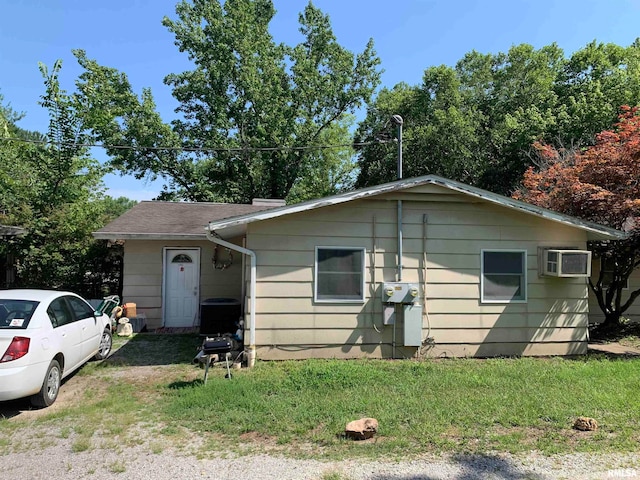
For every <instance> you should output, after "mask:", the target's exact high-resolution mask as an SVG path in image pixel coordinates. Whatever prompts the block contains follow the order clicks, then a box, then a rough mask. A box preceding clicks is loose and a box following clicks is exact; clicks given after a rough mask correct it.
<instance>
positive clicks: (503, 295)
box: [480, 250, 527, 303]
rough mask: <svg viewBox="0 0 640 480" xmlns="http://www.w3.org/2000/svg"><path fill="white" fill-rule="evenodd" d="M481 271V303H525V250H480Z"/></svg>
mask: <svg viewBox="0 0 640 480" xmlns="http://www.w3.org/2000/svg"><path fill="white" fill-rule="evenodd" d="M481 269H482V274H481V278H480V289H481V298H482V302H483V303H509V302H515V303H524V302H526V301H527V252H526V250H482V260H481Z"/></svg>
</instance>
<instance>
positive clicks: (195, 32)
mask: <svg viewBox="0 0 640 480" xmlns="http://www.w3.org/2000/svg"><path fill="white" fill-rule="evenodd" d="M176 13H177V18H176V19H170V18H165V19H164V21H163V23H164V25H165V26H166V27H167V28H168V29H169V30H170V31H171V32H172V33H173V34H174V35H175V44H176V46H177V47H178V48H179V49H180V51H182V52H185V53H186V54H187V55H188V57H189V59H190V60H191V61H192V62H193V64H194V68H193V70H189V71H186V72H183V73H178V74H170V75H168V76H167V77H166V78H165V83H166V84H167V85H169V86H171V87H172V88H173V95H174V97H175V98H176V99H177V100H178V101H179V102H180V106H179V107H178V108H177V113H178V117H177V118H176V119H174V120H173V121H172V122H171V123H170V124H168V123H165V122H163V121H162V119H161V117H160V115H159V114H158V113H157V111H156V108H155V105H154V103H153V98H152V95H151V92H150V91H149V90H144V91H143V93H142V95H141V96H138V95H136V94H135V93H134V92H133V91H132V88H131V85H130V83H129V82H128V80H127V77H126V75H125V74H123V73H121V72H118V71H117V70H115V69H113V68H108V67H104V66H101V65H99V64H98V63H97V62H95V61H93V60H91V59H89V58H87V56H86V54H85V52H83V51H77V52H76V56H77V58H78V61H79V62H80V64H81V66H82V67H83V68H84V70H85V71H84V73H83V74H82V75H81V77H80V79H79V81H78V82H77V87H78V91H79V95H78V102H79V105H81V106H82V108H84V109H85V112H86V115H85V122H86V125H87V126H88V127H89V128H90V129H91V132H92V133H93V135H94V136H95V138H96V139H97V140H99V141H101V142H103V143H104V144H106V145H117V146H129V147H134V148H131V149H122V148H110V147H107V152H108V153H109V155H110V156H111V158H112V165H114V166H115V167H116V168H117V169H119V170H120V171H121V172H123V173H132V174H134V175H136V176H137V177H139V178H143V177H150V178H157V177H161V178H163V179H165V180H166V181H167V184H166V186H165V189H164V192H163V195H162V197H163V198H176V199H187V200H195V201H206V200H218V201H219V200H223V201H233V202H250V201H251V199H252V198H253V197H267V198H287V197H289V195H290V194H291V193H292V192H294V193H293V194H292V195H291V197H292V198H293V199H300V198H308V197H309V196H319V195H322V194H323V193H324V192H323V191H316V190H314V188H313V182H310V181H309V180H310V179H309V175H318V174H321V175H325V176H326V175H327V173H326V172H336V171H343V170H345V168H346V169H347V170H348V169H349V163H350V162H351V158H350V156H348V155H335V154H333V155H327V154H326V151H325V150H322V149H314V147H320V146H322V145H324V144H325V142H327V141H328V140H331V139H332V138H333V139H335V138H336V135H337V134H338V133H339V132H340V122H344V121H346V119H347V115H348V114H350V113H353V112H354V111H355V110H356V109H358V108H359V107H361V106H362V105H363V104H364V103H366V102H367V101H368V100H369V98H370V96H371V95H372V93H373V91H374V89H375V88H376V86H377V84H378V83H379V77H380V72H379V70H378V64H379V60H378V58H377V56H376V55H375V52H374V50H373V43H372V41H369V43H368V44H367V45H366V47H365V48H364V50H363V51H362V52H361V53H359V54H357V55H354V54H353V53H351V52H350V51H348V50H346V49H345V48H343V47H342V46H340V45H339V44H338V42H337V41H336V38H335V36H334V34H333V32H332V29H331V25H330V21H329V18H328V16H326V15H324V14H323V13H322V12H321V11H320V10H319V9H318V8H316V7H314V6H313V4H312V3H311V2H310V3H309V4H308V5H307V6H306V7H305V9H304V11H303V12H302V13H301V14H300V16H299V22H300V33H301V34H302V37H303V40H302V41H301V43H299V44H298V45H296V46H293V47H291V46H288V45H284V44H281V43H276V42H275V41H274V40H273V38H272V36H271V34H270V32H269V24H270V22H271V20H272V18H273V17H274V15H275V9H274V6H273V2H272V1H271V0H226V1H224V2H222V1H212V0H193V1H192V2H189V1H186V0H183V1H182V2H180V3H179V4H178V5H177V7H176ZM331 132H333V133H331ZM338 138H340V139H341V138H344V135H338ZM144 147H150V148H144ZM160 147H166V148H160ZM319 165H322V166H324V167H325V168H322V169H319V168H318V166H319ZM325 180H326V181H325V182H321V184H322V185H325V184H326V183H327V182H328V183H331V181H330V179H329V178H326V179H325ZM301 191H303V192H304V195H300V192H301Z"/></svg>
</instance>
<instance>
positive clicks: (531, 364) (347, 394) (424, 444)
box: [164, 356, 640, 455]
mask: <svg viewBox="0 0 640 480" xmlns="http://www.w3.org/2000/svg"><path fill="white" fill-rule="evenodd" d="M639 370H640V361H636V360H624V361H615V360H609V359H606V358H604V357H602V356H590V357H584V358H580V359H560V358H553V359H534V358H521V359H491V360H474V359H455V360H444V361H442V360H439V361H425V362H415V361H382V360H380V361H378V360H368V361H341V360H328V361H323V360H309V361H303V362H279V363H274V362H271V363H264V362H261V363H258V365H257V366H256V368H255V369H253V370H243V371H241V372H238V373H237V374H236V375H235V376H234V379H233V380H232V381H229V380H226V379H224V378H222V377H221V376H215V377H214V376H211V377H210V378H209V381H208V383H207V385H202V384H200V383H192V384H190V385H184V386H182V387H180V388H174V389H172V390H170V391H169V393H168V399H167V402H166V407H165V410H164V413H165V415H166V416H167V418H174V419H176V420H177V421H179V422H180V424H181V425H183V426H184V427H186V428H188V429H190V430H193V431H204V432H212V433H215V434H216V435H219V434H222V435H225V436H228V437H231V438H242V436H243V435H245V436H246V435H247V434H249V433H252V432H254V433H255V434H256V435H257V436H258V437H261V436H262V437H265V438H269V439H272V440H273V441H274V442H275V443H276V444H280V445H283V444H284V445H286V444H290V445H291V446H292V447H294V446H295V445H297V444H299V443H300V442H310V443H312V444H315V445H317V446H320V447H324V448H325V449H328V450H334V449H335V450H336V452H337V451H341V452H345V453H346V454H347V455H348V454H350V453H355V452H358V453H359V454H362V453H363V452H365V454H371V455H379V454H380V453H389V454H400V455H401V454H405V453H417V452H424V451H432V452H442V451H451V450H453V451H456V452H485V451H490V450H501V451H508V452H513V453H516V452H520V451H529V450H540V451H542V452H546V453H568V452H574V451H603V450H607V451H611V450H622V451H633V450H635V449H636V448H637V441H638V439H639V436H638V434H637V433H636V428H635V423H636V419H637V418H638V416H639V415H640V399H639V398H638V395H637V392H638V389H639V387H640V379H639V377H638V373H639ZM580 415H586V416H591V417H594V418H596V419H597V420H598V422H599V423H600V425H601V428H600V430H599V431H597V432H595V433H583V432H577V431H574V430H572V429H571V426H572V423H573V420H574V419H575V418H576V417H577V416H580ZM364 416H368V417H375V418H377V419H378V421H379V422H380V431H379V435H378V436H377V440H378V441H377V442H376V443H375V446H374V448H363V445H362V444H358V443H352V442H346V441H345V440H343V439H342V438H340V433H341V432H342V431H343V429H344V426H345V424H346V423H347V422H348V421H350V420H353V419H357V418H360V417H364ZM325 453H326V452H325Z"/></svg>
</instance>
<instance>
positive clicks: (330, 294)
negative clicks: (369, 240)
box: [315, 247, 364, 302]
mask: <svg viewBox="0 0 640 480" xmlns="http://www.w3.org/2000/svg"><path fill="white" fill-rule="evenodd" d="M315 280H316V281H315V299H316V301H338V302H340V301H363V300H364V248H344V247H317V248H316V279H315Z"/></svg>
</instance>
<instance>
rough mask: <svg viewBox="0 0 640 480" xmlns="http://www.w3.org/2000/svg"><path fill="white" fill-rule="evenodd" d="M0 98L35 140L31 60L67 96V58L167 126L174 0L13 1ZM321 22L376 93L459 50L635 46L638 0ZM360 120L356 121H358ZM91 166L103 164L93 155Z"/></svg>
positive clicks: (1, 54) (473, 4)
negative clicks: (364, 56) (356, 56)
mask: <svg viewBox="0 0 640 480" xmlns="http://www.w3.org/2000/svg"><path fill="white" fill-rule="evenodd" d="M3 3H4V5H3V6H2V12H3V21H2V27H1V28H0V45H1V47H0V72H1V73H0V94H2V95H3V96H4V102H5V103H9V104H10V105H11V107H12V108H13V109H14V110H16V111H19V112H24V113H26V117H25V118H24V119H23V120H22V121H21V122H20V123H19V125H20V126H21V127H22V128H26V129H29V130H38V131H42V132H44V131H46V129H47V116H46V112H45V111H44V109H42V108H41V107H39V106H38V104H37V102H38V99H39V96H40V95H42V93H43V90H44V88H43V84H42V78H41V76H40V73H39V71H38V62H43V63H45V64H46V65H48V66H51V65H52V64H53V62H54V61H55V60H56V59H62V60H63V69H62V74H61V77H62V83H63V86H65V87H66V88H67V89H68V90H72V89H73V84H74V81H75V79H76V77H77V76H78V75H79V74H80V73H81V72H80V69H79V67H78V65H77V64H76V62H75V60H74V58H73V56H72V54H71V49H74V48H82V49H84V50H86V51H87V55H88V57H89V58H93V59H96V60H97V61H98V62H99V63H101V64H103V65H106V66H110V67H114V68H117V69H119V70H120V71H122V72H125V73H126V74H127V75H128V76H129V80H130V81H131V83H132V85H133V87H134V89H135V90H136V92H138V93H139V92H140V91H141V90H142V88H143V87H150V88H151V90H152V92H153V94H154V97H155V100H156V103H157V104H158V109H159V111H160V113H161V114H162V116H163V118H164V119H165V120H166V121H169V120H171V119H172V118H173V109H174V108H175V107H176V103H175V101H174V100H173V98H172V97H171V91H170V89H169V88H168V87H167V86H165V85H164V84H163V83H162V80H163V78H164V76H165V75H167V74H168V73H174V72H181V71H184V70H186V69H188V68H189V63H188V61H187V59H186V56H185V55H184V54H181V53H180V52H178V50H177V48H176V47H175V46H174V45H173V37H172V35H171V34H170V33H169V32H168V31H167V30H166V29H165V28H164V27H163V26H162V24H161V20H162V18H163V17H164V16H165V15H166V16H169V17H174V16H175V4H176V0H109V1H106V2H92V1H87V0H13V1H7V2H3ZM274 3H275V6H276V9H277V10H278V13H277V14H276V17H275V19H274V20H273V22H272V24H271V31H272V34H273V35H274V37H275V39H276V41H281V42H285V43H288V44H295V43H297V42H298V41H299V40H300V36H299V33H298V23H297V19H298V13H299V12H300V11H301V10H302V9H303V8H304V6H305V5H306V3H307V2H306V1H305V0H274ZM314 4H315V5H316V6H318V7H319V8H320V9H322V10H323V11H324V12H325V13H327V14H329V16H330V18H331V22H332V25H333V28H334V32H335V34H336V36H337V38H338V41H339V42H340V43H341V44H342V45H344V46H345V47H347V48H349V49H350V50H352V51H354V52H359V51H361V50H362V49H363V48H364V46H365V44H366V42H367V40H368V39H369V38H373V39H374V42H375V47H376V51H377V53H378V55H379V56H380V58H381V61H382V68H383V69H384V74H383V76H382V86H387V87H392V86H393V85H395V84H396V83H398V82H401V81H404V82H407V83H409V84H412V85H413V84H419V83H420V82H421V79H422V73H423V72H424V70H425V69H426V68H427V67H429V66H433V65H441V64H446V65H454V64H455V63H456V62H457V61H458V60H459V59H460V58H461V57H462V56H463V55H464V54H465V53H466V52H469V51H471V50H477V51H479V52H482V53H497V52H500V51H506V50H508V49H509V48H510V47H511V46H512V45H517V44H520V43H529V44H531V45H533V46H534V47H537V48H539V47H542V46H544V45H548V44H550V43H552V42H556V43H557V44H558V45H559V46H560V47H561V48H562V49H564V51H565V54H566V55H567V56H568V55H570V54H571V53H572V52H574V51H575V50H578V49H580V48H581V47H583V46H584V45H586V44H587V43H588V42H590V41H593V40H596V41H598V42H604V43H608V42H611V43H616V44H618V45H623V46H627V45H629V44H631V43H632V42H633V41H634V40H635V39H636V38H637V37H640V0H482V1H481V0H402V1H398V0H396V1H395V2H394V1H380V0H315V1H314ZM362 114H363V112H361V115H362ZM96 155H97V157H98V158H101V159H103V158H104V156H101V154H100V153H98V152H96ZM105 183H106V185H107V187H108V189H109V191H108V193H109V194H110V195H112V196H115V197H117V196H121V195H122V196H127V197H129V198H132V199H135V200H142V199H151V198H152V197H153V196H154V195H156V194H157V192H158V191H159V189H160V186H161V183H159V182H156V183H148V182H145V181H143V180H135V179H133V178H132V177H121V176H118V175H109V176H107V177H106V178H105Z"/></svg>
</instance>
